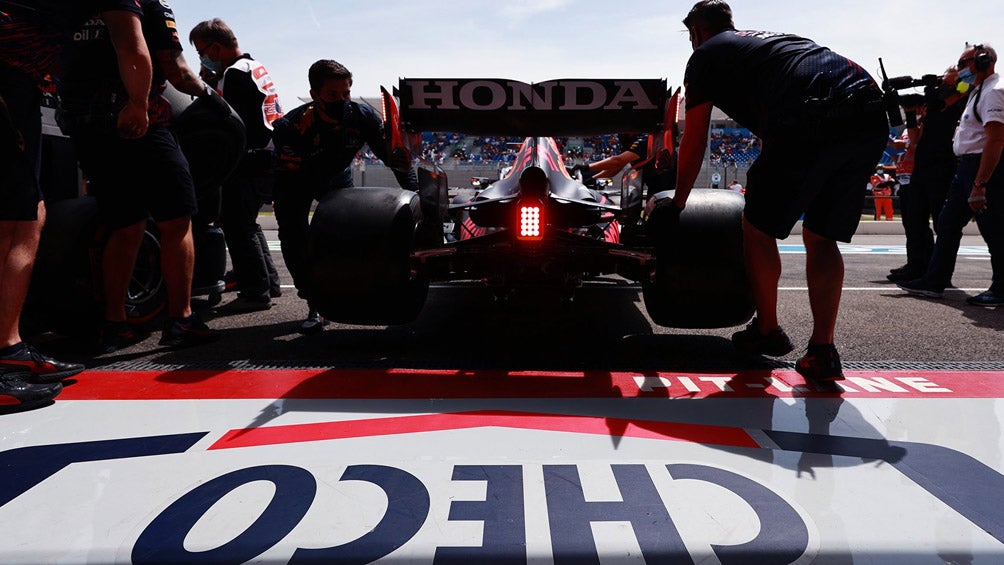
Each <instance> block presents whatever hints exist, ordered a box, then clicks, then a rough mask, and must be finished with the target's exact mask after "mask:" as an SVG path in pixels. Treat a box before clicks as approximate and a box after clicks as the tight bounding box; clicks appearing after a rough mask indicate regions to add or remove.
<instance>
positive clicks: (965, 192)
mask: <svg viewBox="0 0 1004 565" xmlns="http://www.w3.org/2000/svg"><path fill="white" fill-rule="evenodd" d="M996 64H997V52H996V51H995V50H994V49H993V48H992V47H990V46H989V45H967V46H966V49H965V51H963V53H962V56H961V57H960V58H959V64H958V69H959V72H958V80H959V83H960V84H963V85H967V86H968V87H969V88H963V89H960V92H961V91H966V92H968V93H969V95H968V100H967V102H966V108H965V111H964V112H963V117H962V120H961V122H960V123H959V127H958V129H957V130H956V133H955V138H954V152H955V155H957V156H958V166H957V168H956V170H955V177H954V178H953V179H952V183H951V186H950V188H949V191H948V196H947V197H946V199H945V205H944V208H943V209H942V211H941V215H940V216H939V217H938V240H937V242H936V244H935V248H934V254H933V255H932V256H931V261H930V263H929V264H928V266H927V271H926V272H925V273H924V275H923V276H922V277H920V278H919V279H916V280H912V281H909V282H905V283H899V287H900V288H902V289H903V290H905V291H907V292H909V293H910V294H914V295H918V296H925V297H929V298H941V297H942V296H943V295H944V290H945V288H946V287H948V286H950V285H951V281H952V273H953V272H954V271H955V259H956V255H957V253H958V250H959V244H960V242H961V240H962V228H963V227H965V225H966V224H967V223H969V221H970V220H971V219H972V218H973V216H974V214H975V217H976V224H977V225H978V226H979V228H980V234H981V235H982V236H983V239H984V240H985V241H986V243H987V248H988V249H989V251H990V265H991V268H992V269H993V278H992V283H991V285H990V288H989V289H988V290H987V291H985V292H982V293H980V294H978V295H976V296H972V297H969V298H968V299H966V302H967V303H969V304H974V305H977V306H1001V305H1004V264H1001V261H1004V202H1002V201H1001V199H1002V197H1004V169H1002V167H1000V162H1001V153H1002V152H1004V85H1002V84H1000V80H999V79H1000V76H999V75H998V74H997V73H996V72H995V67H996Z"/></svg>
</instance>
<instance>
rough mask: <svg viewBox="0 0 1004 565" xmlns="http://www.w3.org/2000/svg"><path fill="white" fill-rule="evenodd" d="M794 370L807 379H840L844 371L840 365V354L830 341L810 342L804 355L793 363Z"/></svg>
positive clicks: (842, 378) (842, 377)
mask: <svg viewBox="0 0 1004 565" xmlns="http://www.w3.org/2000/svg"><path fill="white" fill-rule="evenodd" d="M795 370H796V371H798V374H799V375H802V376H803V377H805V380H807V381H842V380H844V371H843V369H842V368H841V367H840V354H838V353H837V348H836V347H834V346H833V344H832V343H826V344H821V345H819V344H814V343H810V344H809V347H808V348H806V351H805V355H803V356H802V358H801V359H799V360H798V362H797V363H795Z"/></svg>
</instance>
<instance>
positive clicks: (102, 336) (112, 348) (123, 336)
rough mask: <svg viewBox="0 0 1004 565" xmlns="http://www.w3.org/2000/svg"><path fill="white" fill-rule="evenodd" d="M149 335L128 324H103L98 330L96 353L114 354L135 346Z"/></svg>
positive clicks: (107, 322) (106, 322)
mask: <svg viewBox="0 0 1004 565" xmlns="http://www.w3.org/2000/svg"><path fill="white" fill-rule="evenodd" d="M148 337H150V334H149V333H147V332H145V331H141V330H140V329H138V328H135V327H133V326H132V325H130V324H129V323H128V322H109V321H107V320H105V322H104V323H103V324H102V325H101V329H100V330H98V353H102V354H104V353H114V352H116V351H118V350H119V349H125V348H127V347H129V346H131V345H135V344H137V343H139V342H141V341H143V340H144V339H146V338H148Z"/></svg>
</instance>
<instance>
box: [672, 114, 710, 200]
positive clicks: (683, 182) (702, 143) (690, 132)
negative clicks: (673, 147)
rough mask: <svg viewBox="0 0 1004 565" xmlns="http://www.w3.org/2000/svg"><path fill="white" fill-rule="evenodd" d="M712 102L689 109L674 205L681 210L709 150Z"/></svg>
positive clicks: (682, 141)
mask: <svg viewBox="0 0 1004 565" xmlns="http://www.w3.org/2000/svg"><path fill="white" fill-rule="evenodd" d="M711 109H712V104H711V102H705V103H703V104H698V105H697V106H693V107H691V108H688V109H687V114H686V122H685V124H686V125H685V127H684V130H683V138H682V139H681V140H680V160H679V164H678V165H677V169H676V195H675V196H673V204H674V205H676V207H677V208H680V209H681V210H682V209H683V208H685V207H686V205H687V198H688V197H689V196H690V191H691V190H692V189H693V188H694V182H696V181H697V175H698V174H700V172H701V164H702V163H703V162H704V152H705V151H706V150H707V148H708V130H709V129H710V128H711Z"/></svg>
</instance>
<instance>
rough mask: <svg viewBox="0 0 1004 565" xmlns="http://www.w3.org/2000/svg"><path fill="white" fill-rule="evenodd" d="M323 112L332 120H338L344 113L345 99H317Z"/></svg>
mask: <svg viewBox="0 0 1004 565" xmlns="http://www.w3.org/2000/svg"><path fill="white" fill-rule="evenodd" d="M318 104H319V105H320V106H321V108H322V109H323V110H324V113H325V114H327V115H328V117H329V118H331V119H333V120H340V119H342V116H344V115H345V104H346V102H345V100H335V101H334V102H326V101H324V100H320V101H318Z"/></svg>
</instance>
